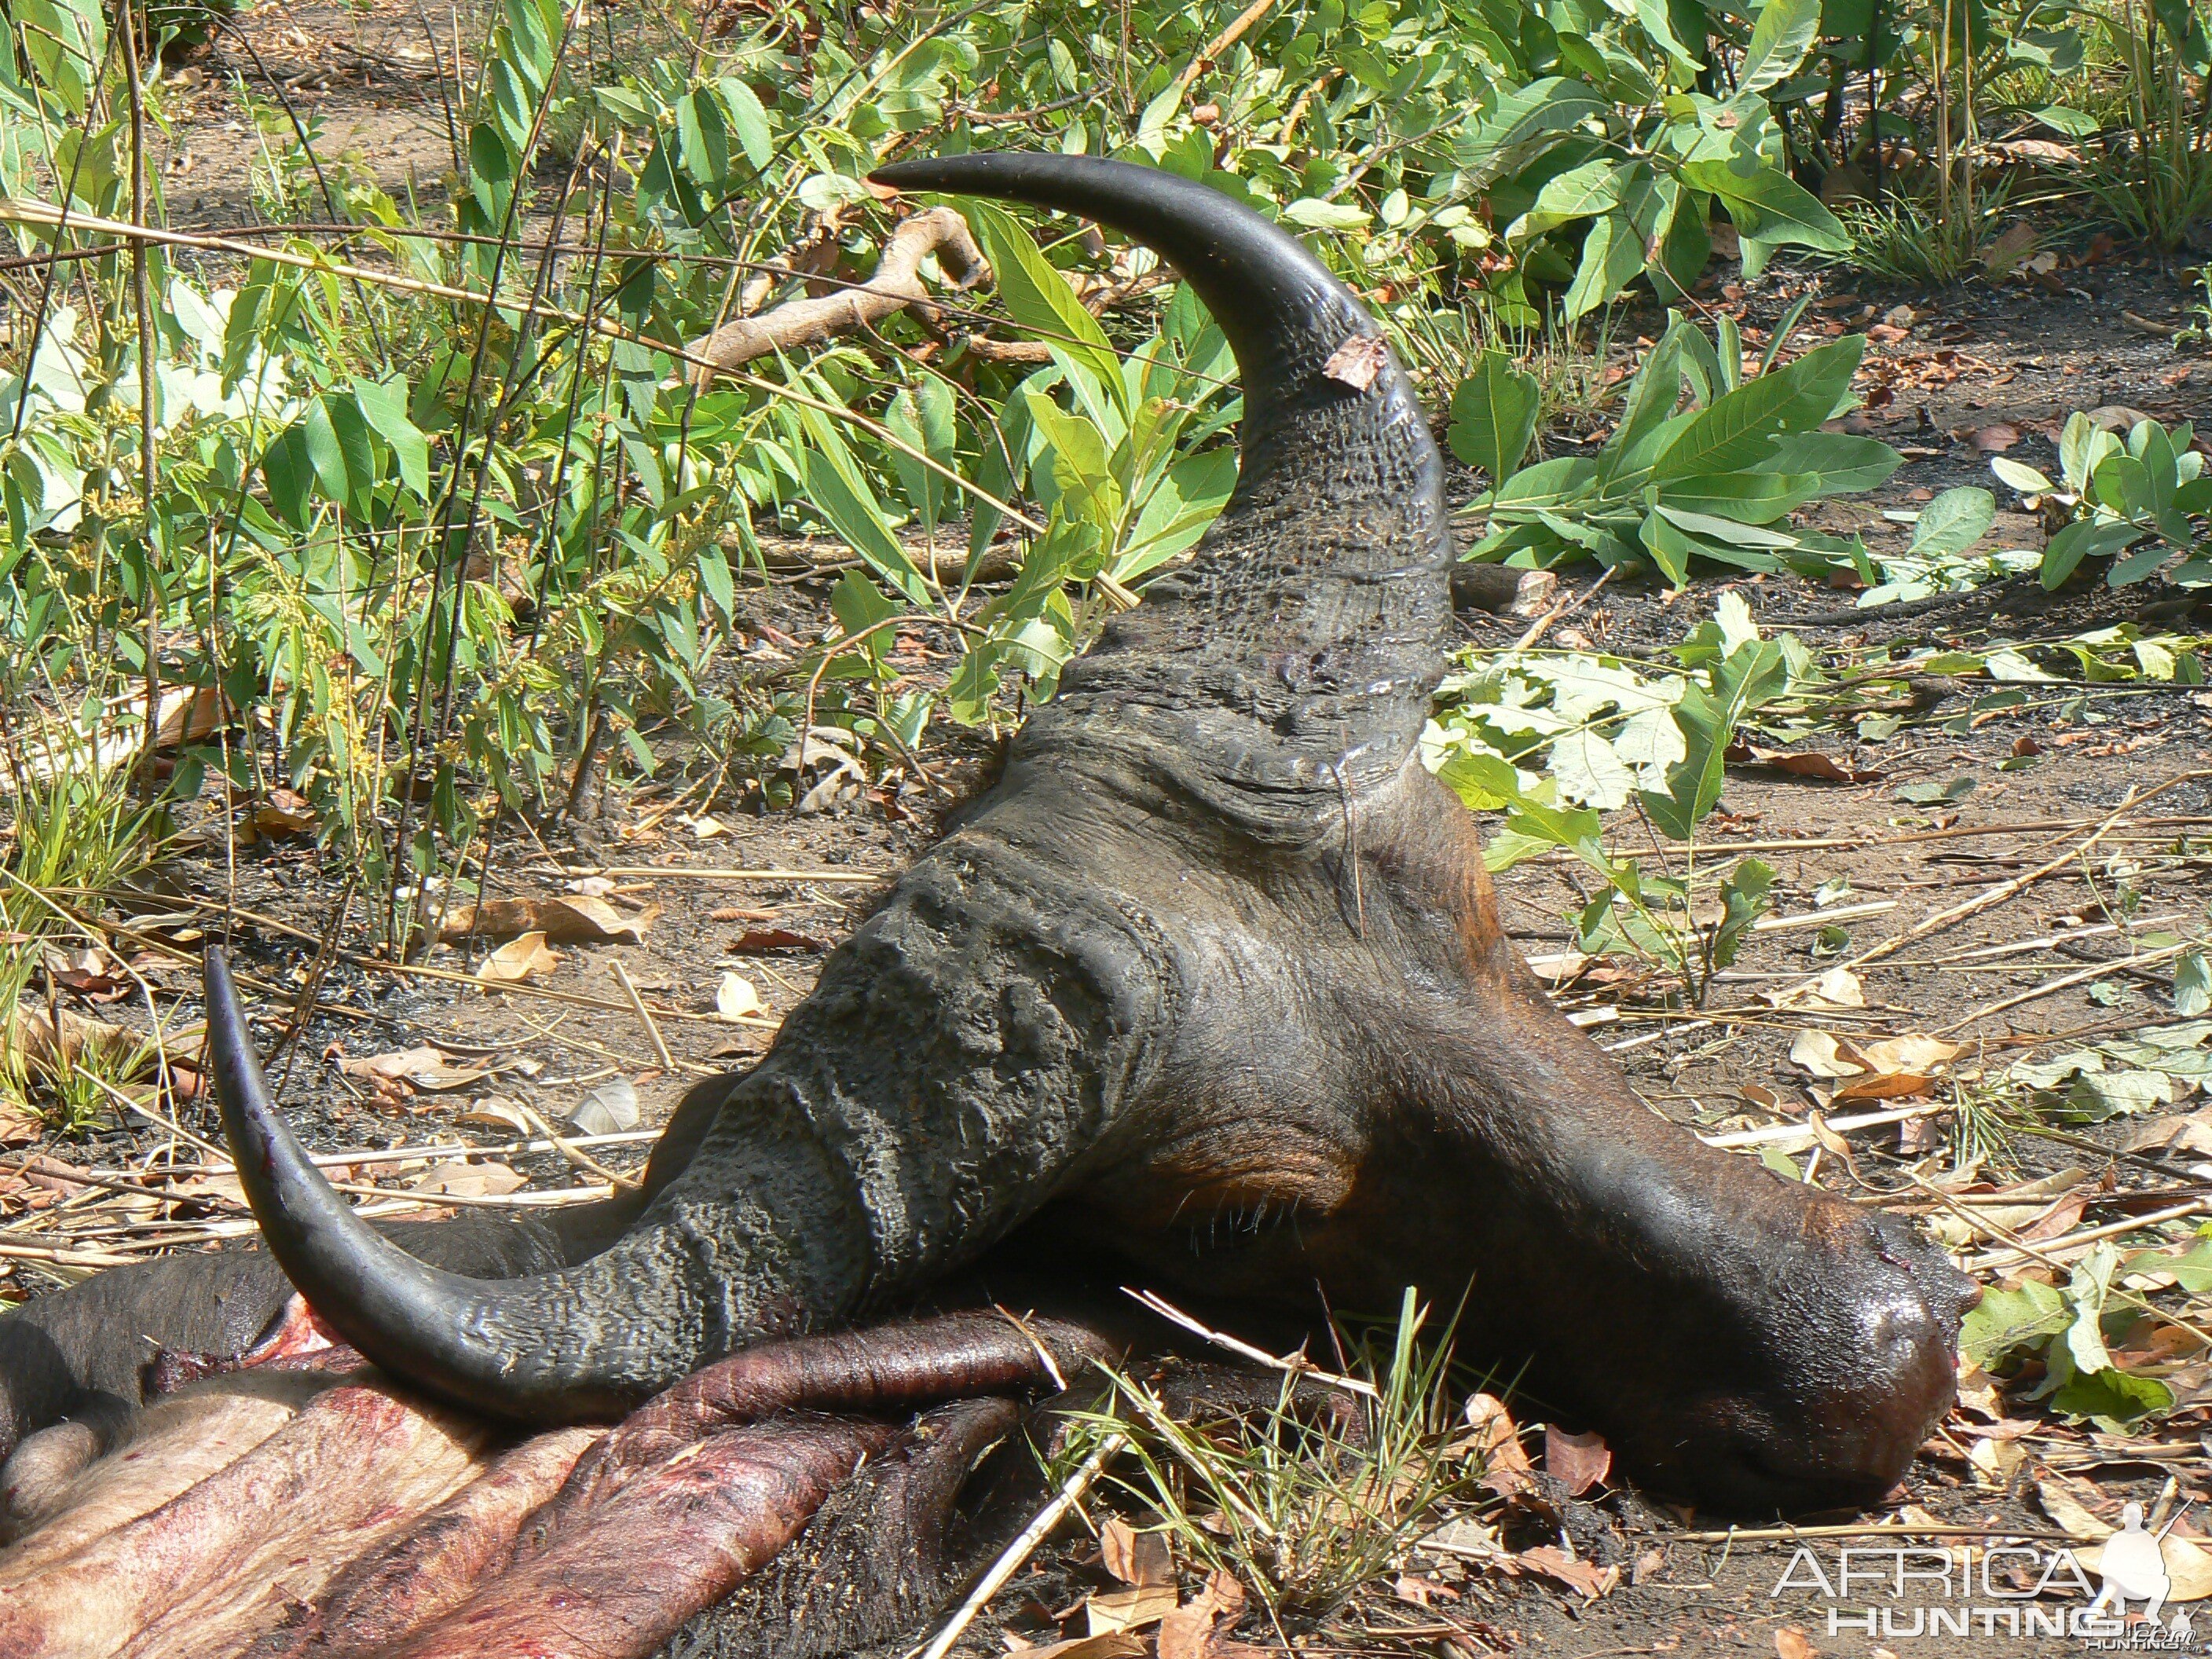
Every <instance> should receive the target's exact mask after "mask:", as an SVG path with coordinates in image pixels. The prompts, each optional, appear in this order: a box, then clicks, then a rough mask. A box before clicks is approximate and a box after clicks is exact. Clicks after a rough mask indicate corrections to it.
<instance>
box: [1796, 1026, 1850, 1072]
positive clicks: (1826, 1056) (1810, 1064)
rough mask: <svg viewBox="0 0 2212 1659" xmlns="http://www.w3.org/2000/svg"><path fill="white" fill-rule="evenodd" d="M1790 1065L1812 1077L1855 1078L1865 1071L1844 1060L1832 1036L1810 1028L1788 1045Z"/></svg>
mask: <svg viewBox="0 0 2212 1659" xmlns="http://www.w3.org/2000/svg"><path fill="white" fill-rule="evenodd" d="M1790 1064H1791V1065H1792V1066H1797V1067H1798V1068H1799V1069H1801V1070H1802V1071H1807V1072H1810V1073H1812V1074H1813V1075H1814V1077H1830V1078H1835V1077H1857V1076H1858V1075H1859V1074H1860V1073H1863V1072H1864V1071H1865V1070H1866V1067H1865V1066H1859V1065H1856V1064H1854V1063H1853V1062H1852V1061H1850V1060H1846V1059H1844V1056H1843V1052H1842V1050H1841V1048H1839V1047H1838V1044H1837V1042H1836V1039H1835V1037H1834V1036H1833V1035H1832V1034H1831V1033H1829V1032H1827V1031H1821V1030H1812V1029H1810V1028H1808V1029H1807V1030H1802V1031H1800V1032H1798V1033H1797V1036H1796V1040H1795V1041H1793V1042H1791V1043H1790Z"/></svg>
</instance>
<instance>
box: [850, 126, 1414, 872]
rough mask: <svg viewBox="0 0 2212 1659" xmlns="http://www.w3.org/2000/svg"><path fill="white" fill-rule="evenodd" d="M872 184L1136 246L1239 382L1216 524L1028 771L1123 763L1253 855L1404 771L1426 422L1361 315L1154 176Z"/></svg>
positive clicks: (889, 177) (1074, 685) (1348, 301)
mask: <svg viewBox="0 0 2212 1659" xmlns="http://www.w3.org/2000/svg"><path fill="white" fill-rule="evenodd" d="M871 176H872V179H873V180H874V182H876V183H878V184H883V185H891V186H893V187H895V188H896V189H899V190H902V191H915V190H923V191H950V192H955V193H963V192H964V193H968V194H972V195H980V196H999V197H1007V198H1009V199H1011V200H1014V201H1020V202H1027V203H1030V204H1034V205H1036V206H1039V207H1047V208H1054V209H1057V210H1060V211H1062V212H1067V213H1075V214H1080V215H1082V216H1085V217H1086V218H1091V219H1095V220H1097V222H1099V223H1101V224H1103V225H1105V226H1108V227H1109V228H1112V229H1115V230H1119V231H1121V232H1123V233H1124V234H1127V235H1130V236H1133V237H1134V238H1136V239H1137V240H1139V241H1141V242H1144V243H1146V244H1147V245H1148V246H1151V247H1152V248H1154V249H1156V250H1158V252H1159V253H1160V254H1161V255H1162V256H1163V257H1164V258H1166V259H1167V260H1168V261H1169V262H1170V264H1173V265H1175V267H1176V269H1177V270H1179V271H1180V272H1181V273H1182V276H1183V277H1184V279H1185V280H1186V281H1188V283H1190V285H1191V286H1192V287H1193V288H1194V289H1196V290H1197V292H1198V295H1199V297H1200V299H1202V300H1203V301H1206V306H1207V307H1208V309H1210V310H1211V311H1212V313H1213V318H1214V321H1215V322H1216V323H1217V324H1218V325H1220V327H1221V330H1222V331H1223V332H1224V333H1225V335H1226V336H1227V337H1228V339H1229V343H1230V345H1231V349H1234V351H1235V352H1236V354H1237V369H1238V371H1239V373H1240V374H1242V376H1243V383H1244V423H1243V430H1242V432H1241V434H1240V437H1241V441H1242V446H1243V456H1242V461H1241V465H1240V469H1239V471H1238V475H1237V491H1236V494H1235V495H1234V496H1232V497H1231V501H1230V502H1229V505H1228V507H1227V509H1226V510H1225V512H1224V513H1222V515H1221V517H1220V519H1219V520H1217V521H1216V522H1215V524H1214V526H1213V527H1212V529H1211V530H1210V531H1208V532H1207V533H1206V538H1205V540H1204V541H1203V542H1201V543H1200V546H1199V548H1198V550H1197V553H1196V555H1195V556H1194V558H1193V559H1192V561H1191V562H1190V563H1189V565H1188V567H1186V568H1182V569H1180V570H1176V571H1175V572H1173V573H1172V574H1170V575H1168V576H1166V577H1164V578H1163V579H1161V580H1156V581H1154V582H1153V583H1152V585H1151V586H1149V587H1148V588H1147V589H1146V593H1145V601H1146V602H1145V604H1144V605H1143V606H1142V607H1140V608H1139V610H1138V611H1134V612H1133V613H1131V614H1130V615H1128V616H1126V617H1121V618H1120V619H1118V620H1117V621H1116V622H1115V623H1113V624H1112V625H1111V626H1110V627H1109V628H1108V629H1107V630H1106V631H1105V633H1104V635H1103V636H1102V637H1101V638H1100V640H1099V641H1098V642H1097V645H1095V646H1094V647H1092V648H1091V650H1090V651H1089V652H1088V653H1086V654H1085V655H1084V656H1083V657H1081V658H1079V659H1077V660H1076V661H1075V662H1073V663H1071V664H1070V665H1068V670H1067V673H1066V678H1065V679H1064V681H1063V683H1062V690H1061V694H1060V696H1059V697H1058V698H1057V699H1056V700H1055V701H1054V702H1053V703H1051V704H1050V705H1048V707H1047V708H1044V709H1042V710H1040V711H1039V713H1038V714H1036V716H1035V717H1034V718H1033V719H1032V720H1031V721H1030V726H1029V727H1028V729H1027V730H1026V731H1025V732H1024V748H1025V749H1026V750H1028V751H1029V753H1030V755H1032V756H1033V757H1039V758H1042V757H1046V756H1049V757H1050V763H1052V764H1055V765H1073V766H1080V765H1083V764H1085V760H1086V757H1097V755H1099V754H1100V753H1101V752H1103V751H1115V750H1118V751H1119V755H1120V757H1121V759H1123V760H1125V761H1126V762H1127V763H1133V764H1135V765H1138V766H1140V767H1142V768H1143V769H1146V771H1148V772H1150V773H1152V774H1153V775H1158V776H1162V777H1164V779H1165V780H1166V781H1168V782H1169V783H1170V786H1171V787H1173V788H1174V789H1175V790H1176V792H1177V793H1181V794H1184V795H1188V796H1192V797H1194V798H1196V799H1198V800H1200V802H1202V803H1203V805H1205V806H1206V808H1207V809H1209V810H1210V811H1213V812H1215V813H1217V814H1219V815H1222V816H1224V817H1227V818H1229V819H1230V820H1231V821H1232V822H1234V823H1238V824H1239V825H1240V826H1241V827H1243V829H1246V830H1247V831H1248V832H1250V833H1253V834H1256V835H1259V836H1263V837H1264V838H1267V839H1269V840H1277V839H1281V838H1283V837H1285V836H1301V835H1304V834H1310V833H1311V832H1312V831H1313V829H1315V827H1316V825H1318V824H1320V823H1323V822H1325V821H1328V820H1329V819H1330V817H1331V815H1333V814H1340V813H1341V811H1343V809H1344V807H1345V805H1346V802H1347V800H1348V799H1352V798H1356V797H1358V796H1359V795H1362V794H1364V793H1366V792H1367V791H1368V790H1370V789H1371V788H1374V787H1377V786H1379V785H1381V784H1382V783H1383V782H1384V781H1387V780H1388V779H1389V778H1390V777H1392V776H1394V775H1395V774H1396V773H1397V772H1398V771H1399V770H1400V769H1401V768H1403V767H1404V766H1405V765H1407V763H1408V762H1409V760H1410V758H1411V757H1412V755H1413V750H1414V746H1415V744H1417V743H1418V742H1419V736H1420V732H1421V729H1422V726H1423V724H1424V723H1425V720H1426V719H1427V715H1428V709H1429V699H1430V695H1431V692H1433V691H1434V690H1435V688H1436V684H1437V679H1438V678H1440V676H1441V675H1442V673H1443V661H1444V647H1445V642H1446V641H1447V640H1448V639H1449V631H1450V625H1451V593H1450V568H1451V562H1452V557H1453V549H1452V539H1451V533H1450V530H1449V525H1448V523H1447V521H1446V518H1445V509H1444V501H1443V462H1442V459H1441V458H1440V457H1439V456H1438V454H1437V447H1436V444H1435V442H1434V441H1433V440H1432V439H1431V437H1430V435H1429V428H1428V422H1427V418H1426V416H1425V415H1424V414H1423V413H1422V410H1421V406H1420V403H1419V399H1418V398H1416V397H1415V396H1414V393H1413V387H1412V386H1411V385H1410V384H1409V383H1408V382H1407V379H1406V376H1405V374H1404V373H1403V372H1402V371H1401V369H1400V368H1399V367H1398V365H1397V364H1396V363H1395V362H1394V361H1392V359H1391V357H1390V356H1389V352H1388V351H1387V350H1386V349H1384V348H1383V343H1382V340H1381V338H1380V332H1381V331H1380V330H1379V329H1378V328H1377V327H1376V323H1375V319H1373V318H1372V317H1370V315H1369V314H1368V313H1367V312H1366V311H1365V309H1364V307H1362V306H1361V305H1360V303H1359V301H1358V300H1357V299H1355V298H1354V297H1353V296H1352V294H1351V293H1350V292H1349V291H1348V290H1347V289H1346V288H1345V286H1344V285H1343V284H1342V283H1340V282H1339V281H1338V280H1337V279H1336V278H1335V277H1334V276H1332V275H1330V273H1329V271H1328V267H1327V266H1325V265H1323V264H1322V262H1321V261H1320V260H1319V259H1317V258H1315V257H1314V256H1313V254H1312V253H1310V252H1308V251H1307V250H1306V249H1305V248H1304V246H1301V245H1300V244H1299V243H1298V242H1297V240H1296V239H1295V238H1293V237H1291V236H1290V235H1289V234H1286V233H1285V232H1284V231H1282V230H1281V229H1279V228H1277V227H1276V226H1274V225H1273V224H1270V223H1269V222H1267V220H1265V219H1263V218H1261V216H1259V215H1258V214H1256V213H1255V212H1253V211H1251V210H1249V208H1246V207H1244V206H1243V205H1242V204H1238V203H1236V202H1233V201H1231V200H1230V198H1229V197H1226V196H1225V195H1223V194H1222V193H1221V192H1220V191H1217V190H1214V189H1212V188H1211V187H1210V186H1208V185H1202V184H1200V183H1197V182H1196V181H1194V180H1193V179H1185V178H1183V177H1182V176H1180V175H1179V174H1176V173H1166V172H1163V171H1161V170H1159V169H1158V168H1155V167H1138V166H1134V165H1133V164H1131V163H1128V162H1125V161H1102V160H1099V159H1097V158H1095V157H1090V156H1081V155H1016V154H1000V155H947V156H939V157H936V158H933V159H929V160H919V161H896V162H893V163H892V164H891V165H890V166H888V167H879V168H878V169H877V170H876V172H875V173H873V174H872V175H871Z"/></svg>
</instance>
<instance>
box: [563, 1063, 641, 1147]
mask: <svg viewBox="0 0 2212 1659" xmlns="http://www.w3.org/2000/svg"><path fill="white" fill-rule="evenodd" d="M637 1119H638V1109H637V1085H635V1083H632V1082H631V1081H630V1080H629V1079H628V1078H626V1077H611V1078H609V1079H607V1080H606V1081H605V1083H600V1084H597V1085H593V1086H592V1090H591V1091H590V1092H589V1093H587V1094H586V1095H585V1097H583V1098H582V1099H581V1100H580V1101H578V1102H577V1103H576V1104H575V1107H574V1109H573V1110H572V1111H570V1112H569V1114H568V1121H569V1122H570V1123H571V1124H573V1125H574V1127H575V1129H576V1133H579V1134H586V1135H617V1134H621V1133H623V1132H624V1131H625V1130H629V1129H635V1127H637Z"/></svg>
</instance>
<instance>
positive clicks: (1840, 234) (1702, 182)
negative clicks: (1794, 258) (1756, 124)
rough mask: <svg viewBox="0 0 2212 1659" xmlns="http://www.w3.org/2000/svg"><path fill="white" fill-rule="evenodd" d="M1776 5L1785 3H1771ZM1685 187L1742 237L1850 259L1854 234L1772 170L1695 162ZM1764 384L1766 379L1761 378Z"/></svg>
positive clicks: (1684, 177)
mask: <svg viewBox="0 0 2212 1659" xmlns="http://www.w3.org/2000/svg"><path fill="white" fill-rule="evenodd" d="M1773 3H1776V4H1780V3H1783V0H1773ZM1682 181H1683V183H1685V184H1686V185H1689V186H1690V187H1691V188H1692V189H1693V190H1703V191H1711V193H1712V194H1713V195H1715V196H1717V197H1720V198H1721V201H1722V203H1723V205H1725V206H1726V207H1727V209H1728V210H1729V218H1731V219H1733V220H1735V226H1736V229H1737V230H1738V231H1739V232H1741V234H1743V235H1744V236H1746V237H1748V238H1751V239H1753V240H1757V241H1760V242H1766V243H1784V242H1791V243H1796V245H1797V246H1801V247H1809V248H1815V249H1818V250H1819V251H1820V252H1824V253H1848V252H1850V248H1851V236H1850V232H1849V231H1847V230H1845V229H1844V226H1843V222H1842V221H1841V220H1839V219H1838V218H1837V217H1836V216H1835V215H1834V214H1832V213H1831V212H1829V211H1828V210H1827V209H1826V208H1825V207H1822V206H1821V205H1820V197H1817V196H1815V195H1814V194H1813V193H1812V191H1808V190H1807V189H1806V188H1805V187H1804V186H1803V185H1800V184H1798V183H1796V181H1795V180H1793V179H1790V178H1789V177H1787V176H1786V175H1785V174H1784V173H1779V172H1778V171H1777V170H1776V169H1774V168H1773V167H1765V166H1762V167H1759V168H1757V169H1756V170H1755V171H1753V172H1751V173H1738V172H1737V171H1735V166H1734V164H1733V163H1731V162H1728V161H1691V162H1688V163H1686V165H1685V166H1684V167H1683V168H1682ZM1760 378H1761V379H1764V378H1765V377H1764V376H1761V377H1760Z"/></svg>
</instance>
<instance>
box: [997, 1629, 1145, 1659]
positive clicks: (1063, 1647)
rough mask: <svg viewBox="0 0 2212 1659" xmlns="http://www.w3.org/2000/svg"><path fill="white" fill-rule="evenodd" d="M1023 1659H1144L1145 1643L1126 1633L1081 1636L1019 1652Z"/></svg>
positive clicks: (1141, 1639) (1137, 1637)
mask: <svg viewBox="0 0 2212 1659" xmlns="http://www.w3.org/2000/svg"><path fill="white" fill-rule="evenodd" d="M1018 1651H1019V1652H1020V1653H1021V1656H1022V1659H1143V1656H1144V1652H1145V1641H1144V1638H1142V1637H1140V1636H1131V1635H1129V1634H1128V1633H1127V1632H1124V1631H1115V1632H1112V1633H1110V1634H1109V1635H1105V1636H1079V1637H1077V1638H1075V1640H1073V1642H1048V1643H1046V1644H1044V1645H1043V1646H1042V1647H1036V1648H1023V1649H1020V1650H1018Z"/></svg>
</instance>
